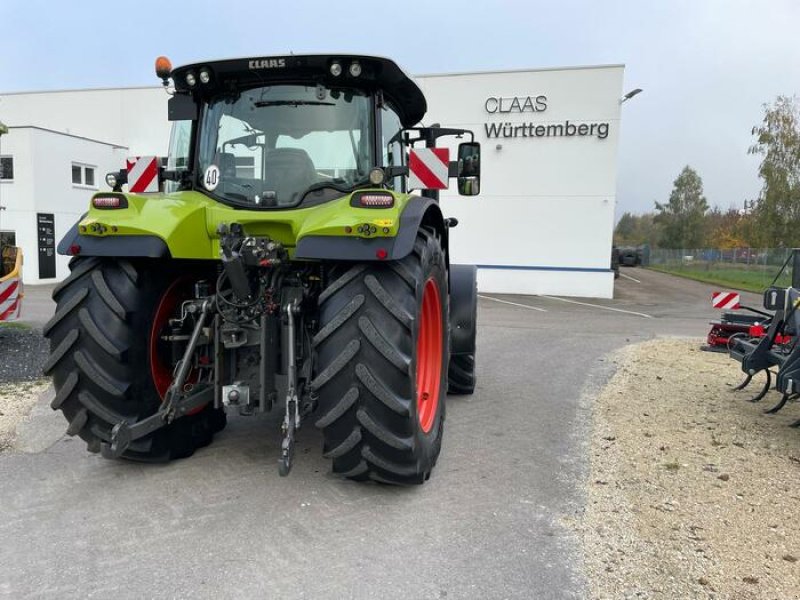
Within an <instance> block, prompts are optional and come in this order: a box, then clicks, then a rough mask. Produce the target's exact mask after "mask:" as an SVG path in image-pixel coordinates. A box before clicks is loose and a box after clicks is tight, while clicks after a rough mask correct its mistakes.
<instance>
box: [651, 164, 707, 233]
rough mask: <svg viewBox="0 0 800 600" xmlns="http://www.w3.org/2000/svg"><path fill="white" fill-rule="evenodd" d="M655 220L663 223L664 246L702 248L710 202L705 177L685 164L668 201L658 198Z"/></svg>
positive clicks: (674, 183)
mask: <svg viewBox="0 0 800 600" xmlns="http://www.w3.org/2000/svg"><path fill="white" fill-rule="evenodd" d="M656 210H657V211H658V213H657V214H656V216H655V222H656V223H657V224H658V225H660V226H661V243H660V245H661V246H662V247H663V248H699V247H700V246H701V245H702V243H703V237H704V235H703V234H704V224H705V222H704V221H705V219H704V217H705V214H706V211H707V210H708V202H706V198H705V196H703V180H702V179H700V176H699V175H698V174H697V172H696V171H695V170H694V169H692V168H691V167H690V166H688V165H687V166H685V167H684V168H683V171H681V173H680V175H678V178H677V179H676V180H675V181H674V182H673V187H672V193H671V194H670V195H669V201H668V202H666V203H665V204H661V203H660V202H656Z"/></svg>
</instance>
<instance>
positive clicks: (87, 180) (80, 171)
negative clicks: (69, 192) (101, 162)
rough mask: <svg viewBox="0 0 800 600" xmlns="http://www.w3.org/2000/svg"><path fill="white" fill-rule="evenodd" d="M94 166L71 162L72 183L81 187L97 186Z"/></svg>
mask: <svg viewBox="0 0 800 600" xmlns="http://www.w3.org/2000/svg"><path fill="white" fill-rule="evenodd" d="M95 170H96V167H93V166H90V165H81V164H77V163H72V185H77V186H82V187H91V188H94V187H97V184H96V183H95V177H94V172H95Z"/></svg>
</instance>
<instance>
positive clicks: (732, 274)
mask: <svg viewBox="0 0 800 600" xmlns="http://www.w3.org/2000/svg"><path fill="white" fill-rule="evenodd" d="M648 268H649V269H651V270H653V271H659V272H661V273H669V274H670V275H677V276H678V277H685V278H686V279H693V280H695V281H702V282H704V283H713V284H716V285H720V286H722V287H727V288H732V289H735V290H742V291H745V292H755V293H757V294H760V293H761V292H763V291H764V290H765V289H766V288H767V287H768V286H769V285H770V284H771V283H772V280H773V279H774V278H775V275H776V273H777V269H775V271H773V272H769V271H766V270H764V271H761V270H749V269H744V268H736V267H734V266H731V267H730V268H727V267H710V266H709V267H706V266H704V265H698V266H697V267H694V268H692V267H684V266H675V267H672V266H668V265H652V266H650V267H648ZM777 284H778V285H780V286H781V287H787V286H789V285H791V281H789V279H788V277H781V278H780V279H779V280H778V282H777Z"/></svg>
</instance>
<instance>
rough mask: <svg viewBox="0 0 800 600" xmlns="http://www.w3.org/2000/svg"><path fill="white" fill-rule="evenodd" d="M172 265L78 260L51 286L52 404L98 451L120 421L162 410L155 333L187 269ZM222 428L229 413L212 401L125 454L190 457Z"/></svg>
mask: <svg viewBox="0 0 800 600" xmlns="http://www.w3.org/2000/svg"><path fill="white" fill-rule="evenodd" d="M174 262H175V261H170V262H166V263H165V262H156V261H140V262H134V261H129V260H125V259H112V258H94V257H93V258H75V259H73V260H72V262H70V269H71V274H70V275H69V277H67V279H65V280H64V281H63V282H62V283H61V284H60V285H58V286H57V287H56V288H55V290H54V291H53V299H54V300H55V301H56V303H57V307H56V314H55V315H54V316H53V318H52V319H50V321H49V322H48V323H47V325H45V327H44V335H45V337H47V338H49V340H50V357H49V358H48V360H47V362H46V363H45V367H44V372H45V374H46V375H52V377H53V384H54V386H55V389H56V395H55V398H54V399H53V401H52V403H51V406H52V407H53V409H54V410H61V411H62V412H63V413H64V416H65V417H66V419H67V421H68V422H69V426H68V427H67V433H68V434H69V435H78V436H80V437H81V438H82V439H83V440H85V441H86V443H87V446H88V448H89V450H90V451H92V452H99V451H101V449H102V448H103V446H104V445H107V444H108V443H109V442H110V440H111V429H112V428H113V426H114V425H115V424H116V423H119V422H121V421H123V420H124V421H127V422H128V423H129V424H131V423H133V422H135V421H137V420H140V419H143V418H145V417H148V416H150V415H152V414H153V413H155V412H156V410H158V407H159V404H160V403H161V394H160V393H159V389H158V388H159V386H160V387H163V383H159V382H158V381H154V377H155V376H156V374H157V372H158V368H159V365H156V367H157V368H155V369H154V368H153V366H152V365H151V362H153V361H152V360H151V359H152V358H153V356H154V355H153V350H152V348H151V338H152V337H153V335H154V332H155V331H156V329H157V327H156V326H154V319H156V320H157V319H158V318H160V317H159V315H158V312H159V311H158V308H159V307H161V306H163V304H164V302H165V298H167V295H168V294H169V293H171V292H170V290H172V289H174V288H175V282H176V280H177V278H178V275H177V274H178V273H180V272H181V271H183V272H184V273H185V272H186V270H187V267H186V266H185V265H184V266H183V269H181V270H179V269H177V268H176V267H177V265H176V264H174ZM166 316H171V315H166ZM156 335H157V333H156ZM160 367H161V368H162V369H163V365H161V366H160ZM155 378H156V379H158V378H157V377H155ZM167 385H168V384H167ZM224 427H225V413H224V412H222V411H219V410H214V409H213V408H212V407H211V406H206V407H204V408H203V409H202V410H200V411H198V412H197V413H195V414H192V415H190V416H187V417H183V418H181V419H177V420H175V421H174V422H173V423H172V424H171V425H169V426H167V427H164V428H162V429H159V430H157V431H155V432H154V433H152V434H150V435H149V436H146V437H144V438H142V439H139V440H135V441H134V442H133V443H131V445H130V447H129V448H128V450H126V452H125V453H124V454H123V455H122V456H123V458H127V459H131V460H139V461H147V462H164V461H167V460H169V459H171V458H182V457H186V456H190V455H191V454H193V453H194V451H195V449H197V448H199V447H201V446H205V445H207V444H209V443H210V442H211V440H212V437H213V435H214V433H216V432H217V431H220V430H221V429H222V428H224Z"/></svg>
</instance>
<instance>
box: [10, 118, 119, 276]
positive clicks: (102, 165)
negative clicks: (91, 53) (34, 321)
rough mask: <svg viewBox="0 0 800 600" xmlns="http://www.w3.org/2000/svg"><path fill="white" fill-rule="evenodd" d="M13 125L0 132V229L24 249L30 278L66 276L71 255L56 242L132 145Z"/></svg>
mask: <svg viewBox="0 0 800 600" xmlns="http://www.w3.org/2000/svg"><path fill="white" fill-rule="evenodd" d="M8 129H9V131H8V134H6V135H4V136H2V137H0V165H1V166H2V168H1V169H0V170H1V171H2V172H1V173H0V232H2V234H3V237H4V238H5V239H6V240H7V241H11V242H12V243H16V245H18V246H21V247H22V249H23V256H24V261H25V262H24V266H23V276H24V282H25V283H42V282H48V281H58V280H61V279H63V278H64V277H66V276H67V275H68V274H69V269H68V268H67V263H68V262H69V260H68V259H67V257H64V256H56V253H55V246H56V245H57V244H58V241H59V240H60V239H61V238H62V237H63V236H64V234H66V232H67V230H68V229H69V228H70V227H71V226H72V224H73V223H75V221H77V220H78V219H79V218H80V217H81V215H82V214H83V213H85V212H86V210H87V207H88V199H89V197H90V195H91V194H93V193H94V192H95V191H97V190H98V189H100V186H101V185H102V186H105V183H104V182H103V179H104V177H105V174H106V173H107V172H108V171H112V170H119V168H120V167H119V165H120V162H121V161H124V160H125V157H126V156H127V155H128V153H129V151H128V148H126V147H125V146H122V145H117V144H111V143H107V142H101V141H98V140H94V139H89V138H85V137H79V136H75V135H71V134H68V133H62V132H58V131H53V130H50V129H44V128H41V127H34V126H14V125H11V126H10V127H9V128H8Z"/></svg>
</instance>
